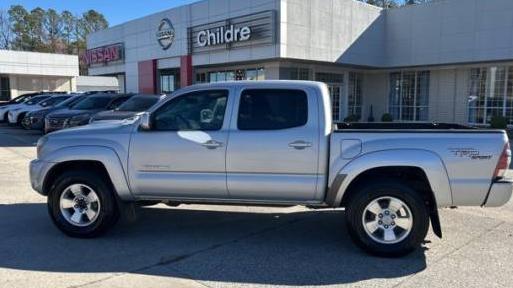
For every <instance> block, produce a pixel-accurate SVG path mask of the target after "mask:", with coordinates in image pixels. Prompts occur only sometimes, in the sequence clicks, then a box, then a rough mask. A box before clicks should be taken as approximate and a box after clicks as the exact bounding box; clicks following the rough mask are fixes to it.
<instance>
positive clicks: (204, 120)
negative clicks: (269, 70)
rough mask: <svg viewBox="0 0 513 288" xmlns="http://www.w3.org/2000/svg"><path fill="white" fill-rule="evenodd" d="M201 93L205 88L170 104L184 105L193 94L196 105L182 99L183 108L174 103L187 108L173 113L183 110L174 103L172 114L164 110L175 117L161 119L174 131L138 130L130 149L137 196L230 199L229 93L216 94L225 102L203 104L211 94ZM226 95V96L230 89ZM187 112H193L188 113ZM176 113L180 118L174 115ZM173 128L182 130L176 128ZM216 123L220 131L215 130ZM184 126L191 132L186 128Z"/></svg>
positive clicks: (175, 99) (225, 91)
mask: <svg viewBox="0 0 513 288" xmlns="http://www.w3.org/2000/svg"><path fill="white" fill-rule="evenodd" d="M203 91H205V90H202V91H197V92H192V93H187V94H184V95H180V96H177V97H175V98H173V99H172V100H171V101H176V103H178V101H181V100H179V99H180V97H183V96H189V95H192V96H190V97H191V98H192V100H191V101H192V102H191V101H189V102H188V101H186V100H183V103H184V104H176V105H182V107H184V108H180V110H179V111H178V112H177V111H175V110H177V109H179V108H176V109H175V110H172V109H174V108H173V107H172V106H171V105H175V104H169V105H168V106H169V107H170V108H168V109H170V110H169V111H171V112H165V113H166V114H165V115H171V116H162V117H161V119H164V120H158V121H162V122H163V123H164V124H163V125H164V126H165V125H169V127H172V129H175V128H176V129H175V131H158V129H159V128H158V127H154V130H151V131H136V132H134V134H133V137H132V140H131V145H130V150H131V151H130V157H129V178H130V184H131V188H132V190H133V192H134V194H135V195H137V196H151V197H183V198H211V197H215V198H226V197H227V189H226V157H225V156H226V147H227V143H228V131H227V129H226V128H227V126H228V125H229V121H228V120H226V119H229V117H228V116H226V115H229V108H227V107H230V103H229V100H228V101H227V99H226V97H227V96H228V95H227V94H226V95H225V96H226V97H225V96H222V97H221V96H219V95H218V96H213V97H221V98H219V99H221V100H222V99H224V102H221V101H220V100H216V101H217V102H216V101H210V100H205V99H207V97H210V96H212V95H210V96H201V95H199V96H197V95H196V94H198V93H201V92H203ZM209 91H210V92H209V93H217V92H216V91H219V89H218V90H209ZM222 91H224V92H223V93H227V90H222ZM195 95H196V96H195ZM223 97H224V98H223ZM198 99H199V100H198ZM208 99H210V98H208ZM228 99H229V98H228ZM171 101H169V102H171ZM195 101H196V102H195ZM214 102H215V103H214ZM227 102H228V103H227ZM219 103H221V104H219ZM165 105H166V104H164V105H162V107H164V106H165ZM202 105H203V106H205V107H202ZM219 105H224V106H225V107H226V109H223V110H222V111H221V110H220V109H219V108H218V107H219ZM198 107H199V108H198ZM159 109H162V110H164V109H165V108H159ZM188 109H191V110H192V112H188V111H189V110H188ZM183 111H185V112H183ZM161 114H164V112H162V113H161ZM177 114H178V115H179V116H175V115H177ZM156 115H157V116H155V117H159V116H158V110H157V113H156ZM165 117H168V118H169V119H167V118H165ZM187 118H190V119H187ZM191 119H192V120H191ZM155 121H157V120H155ZM213 121H218V122H217V123H218V124H212V123H214V122H213ZM176 123H180V124H176ZM173 125H178V126H180V127H173ZM212 125H218V126H219V127H212ZM155 126H158V124H157V125H155ZM182 126H185V128H187V129H188V130H185V129H184V130H182V128H183V127H182ZM188 126H191V127H188ZM199 126H201V127H199ZM204 126H205V127H207V128H209V129H206V128H204ZM170 129H171V128H170ZM155 130H157V131H155Z"/></svg>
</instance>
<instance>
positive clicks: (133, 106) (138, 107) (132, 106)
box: [116, 96, 159, 112]
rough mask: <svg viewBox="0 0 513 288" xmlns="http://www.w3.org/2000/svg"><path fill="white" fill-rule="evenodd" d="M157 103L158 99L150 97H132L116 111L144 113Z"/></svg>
mask: <svg viewBox="0 0 513 288" xmlns="http://www.w3.org/2000/svg"><path fill="white" fill-rule="evenodd" d="M157 101H159V98H157V97H152V96H136V97H132V98H131V99H129V100H128V101H126V102H125V103H123V105H121V106H119V107H118V108H117V109H116V111H129V112H141V111H146V110H148V108H150V107H151V106H153V105H154V104H155V103H157Z"/></svg>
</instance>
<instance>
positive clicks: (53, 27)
mask: <svg viewBox="0 0 513 288" xmlns="http://www.w3.org/2000/svg"><path fill="white" fill-rule="evenodd" d="M107 27H109V23H108V22H107V20H106V19H105V17H104V16H103V15H102V14H101V13H99V12H97V11H95V10H89V11H86V12H84V13H83V14H82V15H78V16H74V15H73V14H72V13H71V12H69V11H67V10H64V11H62V13H59V12H57V11H56V10H54V9H48V10H44V9H42V8H40V7H37V8H35V9H33V10H31V11H30V12H29V11H27V10H26V9H25V8H24V7H23V6H21V5H13V6H11V7H10V9H9V10H8V11H7V12H6V11H4V10H0V49H13V50H22V51H34V52H50V53H66V54H80V53H82V52H83V51H84V50H85V49H86V37H87V36H88V35H89V34H90V33H93V32H96V31H99V30H102V29H105V28H107ZM80 71H81V73H83V74H86V73H87V67H83V66H82V63H81V66H80Z"/></svg>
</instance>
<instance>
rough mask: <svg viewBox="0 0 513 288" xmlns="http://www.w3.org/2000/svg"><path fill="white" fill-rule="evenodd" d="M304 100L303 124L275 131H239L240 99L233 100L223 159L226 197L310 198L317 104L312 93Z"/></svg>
mask: <svg viewBox="0 0 513 288" xmlns="http://www.w3.org/2000/svg"><path fill="white" fill-rule="evenodd" d="M276 97H280V95H276ZM238 100H240V99H238ZM307 101H308V102H307V103H308V112H307V115H308V119H307V122H306V124H305V125H303V126H301V127H293V128H288V129H279V130H239V129H238V126H237V120H238V116H239V113H238V112H239V108H240V107H239V102H240V101H236V103H235V107H234V114H233V115H234V116H233V117H232V126H231V128H232V129H231V132H230V137H229V138H230V139H229V143H228V148H227V160H226V168H227V184H228V192H229V194H230V197H232V198H237V199H251V200H283V201H308V200H312V199H314V196H315V192H316V185H317V178H318V157H319V133H318V109H317V107H318V106H317V105H318V104H317V101H316V98H315V94H314V95H311V94H307ZM256 106H258V104H255V107H256ZM264 121H265V120H264Z"/></svg>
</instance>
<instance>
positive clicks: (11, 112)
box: [4, 94, 51, 124]
mask: <svg viewBox="0 0 513 288" xmlns="http://www.w3.org/2000/svg"><path fill="white" fill-rule="evenodd" d="M50 97H51V95H50V94H43V95H39V96H36V97H33V98H31V99H30V100H27V101H25V102H23V103H20V104H16V105H8V106H5V107H6V113H5V114H6V115H7V117H6V118H7V121H8V122H9V124H17V123H18V122H17V120H18V111H22V110H24V109H27V107H29V106H36V105H37V104H39V103H41V102H43V101H44V100H46V99H48V98H50ZM4 117H5V116H4Z"/></svg>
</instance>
